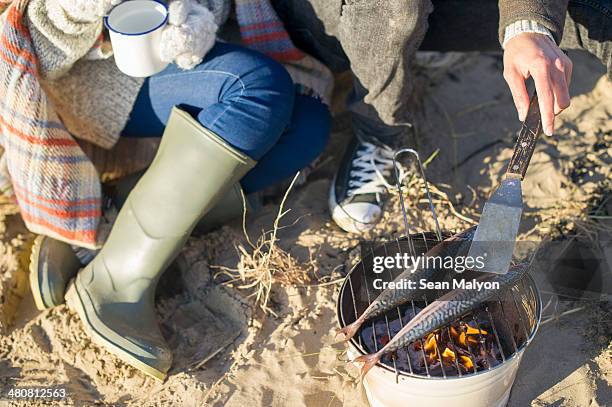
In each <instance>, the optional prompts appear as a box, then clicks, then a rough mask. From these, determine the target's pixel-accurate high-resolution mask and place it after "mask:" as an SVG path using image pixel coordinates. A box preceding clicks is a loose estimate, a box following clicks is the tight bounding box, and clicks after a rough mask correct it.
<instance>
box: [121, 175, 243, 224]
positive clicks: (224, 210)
mask: <svg viewBox="0 0 612 407" xmlns="http://www.w3.org/2000/svg"><path fill="white" fill-rule="evenodd" d="M143 173H144V172H138V173H136V174H133V175H130V176H129V177H126V178H124V179H122V180H121V181H119V182H118V183H117V185H116V186H115V187H114V188H113V191H112V194H111V197H112V200H113V203H114V204H115V205H116V206H117V208H119V209H121V208H122V207H123V205H124V204H125V201H126V200H127V197H128V196H129V194H130V191H131V190H132V189H134V186H136V184H137V183H138V180H139V179H140V178H141V177H142V175H143ZM242 196H243V191H242V187H241V186H240V183H239V182H236V183H235V184H234V185H232V187H231V188H230V189H229V190H228V191H227V192H226V193H225V194H223V196H222V197H221V198H220V199H219V200H218V201H217V203H216V204H215V206H213V207H212V208H211V209H210V210H209V211H208V212H207V213H206V214H205V215H204V216H203V217H202V219H200V221H199V222H198V224H197V225H196V227H195V229H194V231H195V233H197V234H204V233H207V232H210V231H211V230H214V229H217V228H219V227H221V226H223V225H224V224H226V223H227V222H229V221H232V220H234V219H236V218H238V217H241V216H242V213H243V210H244V207H243V198H242ZM244 202H246V205H247V210H250V209H251V204H250V202H249V197H246V196H245V199H244Z"/></svg>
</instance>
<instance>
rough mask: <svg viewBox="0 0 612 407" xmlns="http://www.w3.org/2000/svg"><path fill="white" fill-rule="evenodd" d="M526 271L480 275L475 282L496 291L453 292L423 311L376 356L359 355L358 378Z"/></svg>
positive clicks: (517, 269)
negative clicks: (495, 284) (391, 353)
mask: <svg viewBox="0 0 612 407" xmlns="http://www.w3.org/2000/svg"><path fill="white" fill-rule="evenodd" d="M528 268H529V264H528V263H521V264H518V265H515V266H512V267H511V268H510V270H508V273H506V274H492V273H486V274H483V273H481V274H480V276H479V277H478V278H476V279H475V280H476V281H477V282H478V283H483V284H484V283H488V282H497V283H499V288H492V287H487V288H483V289H481V290H464V289H455V290H452V291H449V292H447V293H446V294H444V295H443V296H442V297H440V298H439V299H437V300H436V301H433V302H432V303H431V304H429V305H428V306H427V307H425V308H423V310H422V311H421V312H419V313H418V314H417V315H416V316H415V317H414V318H413V319H412V320H410V321H409V322H408V323H407V324H406V325H405V326H404V327H403V328H402V329H401V330H400V331H399V332H398V333H397V334H396V335H395V336H394V337H393V338H392V339H391V340H390V341H389V342H388V343H387V344H386V345H385V346H384V347H383V348H382V349H380V350H379V351H378V352H376V353H371V354H368V355H363V356H359V357H358V358H357V359H355V362H361V363H363V367H362V368H361V378H362V379H363V378H364V377H365V375H366V374H367V373H368V371H369V370H370V369H371V368H372V367H373V366H374V365H376V363H378V361H379V360H380V359H381V358H382V356H383V355H384V354H386V353H390V352H395V351H397V350H398V349H401V348H403V347H405V346H408V345H409V344H410V343H411V342H413V341H415V340H417V339H419V338H422V337H423V336H425V335H427V334H428V333H430V332H432V331H435V330H436V329H439V328H441V327H443V326H444V325H447V324H449V323H451V322H453V321H455V320H456V319H457V318H459V317H461V316H462V315H464V314H465V313H467V312H470V311H473V310H474V309H476V308H478V307H479V306H480V305H481V304H482V303H483V302H485V301H487V300H489V299H490V298H491V297H493V296H494V295H496V294H498V293H500V292H503V291H504V290H506V289H508V288H510V287H512V286H513V285H514V284H516V283H517V282H518V281H520V280H521V278H523V276H524V275H525V273H526V272H527V270H528Z"/></svg>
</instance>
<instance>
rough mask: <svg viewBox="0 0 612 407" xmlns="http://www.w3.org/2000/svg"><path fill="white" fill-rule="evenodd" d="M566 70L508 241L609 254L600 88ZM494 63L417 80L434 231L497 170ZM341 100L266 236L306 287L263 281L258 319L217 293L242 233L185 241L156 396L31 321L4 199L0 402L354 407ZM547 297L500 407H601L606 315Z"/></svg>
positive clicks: (509, 135) (260, 219)
mask: <svg viewBox="0 0 612 407" xmlns="http://www.w3.org/2000/svg"><path fill="white" fill-rule="evenodd" d="M571 56H572V57H573V59H574V79H573V83H572V94H573V98H572V105H571V107H570V108H569V109H568V110H567V111H566V112H564V113H563V114H562V115H561V116H560V117H559V118H558V119H557V124H556V136H555V137H554V138H543V139H542V140H541V141H540V143H539V144H538V147H537V150H536V153H535V155H534V158H533V160H532V164H531V167H530V169H529V173H528V175H527V177H526V180H525V182H524V186H523V193H524V196H525V202H526V210H525V220H524V222H523V224H522V228H521V239H530V240H536V241H537V240H541V239H546V238H550V237H558V236H559V235H571V234H576V233H578V232H580V231H583V230H584V228H585V225H586V230H587V231H589V232H592V234H591V235H590V236H595V237H596V238H599V239H600V240H605V239H606V238H607V240H608V241H610V240H611V239H610V236H609V235H608V236H603V237H602V236H599V235H600V234H602V233H604V232H597V231H594V232H593V229H592V227H591V226H592V225H591V226H589V225H590V224H589V223H588V219H586V214H587V210H588V208H589V207H591V206H592V205H593V203H594V202H600V200H601V195H602V193H604V192H606V191H607V194H609V193H610V184H609V182H610V178H611V177H610V164H611V161H612V147H611V141H612V121H611V120H610V117H611V116H612V83H610V82H609V81H607V80H606V79H605V78H604V77H603V67H602V66H601V65H599V63H598V62H597V61H595V60H593V58H591V57H590V56H587V55H585V54H581V53H580V54H578V53H572V54H571ZM501 65H502V63H501V57H500V56H499V55H481V54H470V55H465V56H463V57H462V58H461V61H460V62H458V63H457V66H456V67H455V68H453V69H452V70H444V71H440V72H437V73H435V74H431V73H430V74H428V76H427V77H424V76H422V77H420V79H419V83H418V88H419V92H418V95H419V96H418V99H417V100H415V101H414V105H415V111H416V112H417V114H416V118H415V123H416V124H417V129H416V130H417V131H416V133H417V134H416V136H415V137H411V138H409V140H408V141H407V142H406V145H407V146H411V147H416V148H417V149H418V150H419V152H420V153H421V155H422V157H423V158H427V157H429V156H430V155H431V154H432V153H433V152H435V151H437V150H439V153H438V154H437V156H436V157H435V158H434V159H433V160H432V161H431V163H430V164H429V165H428V167H427V174H428V177H429V179H430V181H431V183H432V185H433V186H435V188H434V190H435V191H436V193H435V194H434V199H435V202H436V209H437V213H438V217H439V219H440V223H441V226H442V228H443V229H446V230H454V231H458V230H462V229H465V228H467V227H468V226H470V225H471V224H473V222H474V219H477V214H478V213H479V211H480V208H481V207H482V204H483V203H484V201H485V200H486V196H487V193H488V192H489V191H490V189H491V187H492V186H493V185H495V184H496V183H497V182H498V180H499V177H500V175H501V174H502V172H503V170H504V169H505V165H506V164H507V160H508V159H509V158H510V155H511V148H512V145H513V140H514V138H515V137H516V131H517V129H518V127H519V123H518V121H517V117H516V113H515V110H514V107H513V105H512V99H511V96H510V93H509V91H508V89H507V87H506V85H505V83H504V82H503V79H502V76H501ZM346 83H347V77H346V75H345V76H341V77H339V84H340V86H339V88H340V89H346ZM345 96H346V92H338V95H337V98H336V102H335V105H336V106H335V107H334V111H335V120H334V132H333V135H332V142H331V143H330V146H329V147H328V149H327V150H326V153H325V154H324V156H323V157H322V160H321V161H320V163H319V165H318V166H317V168H316V169H315V170H314V172H313V173H312V174H311V175H310V176H309V179H308V183H307V184H306V185H304V186H299V187H295V188H294V189H293V190H292V191H290V194H289V196H288V199H287V202H286V203H285V209H290V212H289V213H288V214H287V215H286V216H285V217H283V218H282V220H281V225H282V226H284V227H283V228H282V229H281V230H279V232H278V238H279V242H278V245H279V247H280V248H281V249H283V250H284V251H286V252H287V253H289V254H290V255H291V256H292V258H293V259H295V262H296V263H295V268H296V269H298V268H299V269H304V270H306V271H308V274H305V276H309V278H306V277H304V278H303V279H302V280H301V281H300V282H299V283H298V284H294V285H283V284H280V283H274V284H273V285H272V291H271V298H270V312H268V314H267V315H264V314H263V312H262V311H261V309H259V308H258V307H256V306H254V299H253V298H249V297H248V294H249V291H248V290H241V289H239V288H238V286H239V285H240V282H236V283H234V284H233V285H227V284H221V281H224V275H223V273H222V271H223V270H224V269H223V268H222V267H227V268H229V269H231V268H235V267H236V266H237V265H238V264H239V262H240V260H241V254H240V253H239V252H238V251H237V246H239V245H241V246H242V247H244V248H245V250H246V252H247V253H248V252H249V251H250V246H249V245H248V243H247V242H246V239H245V237H244V234H243V231H242V228H241V222H239V221H237V222H235V223H233V224H231V225H228V226H225V227H223V228H222V229H221V230H218V231H215V232H213V233H210V234H208V235H206V236H204V237H199V238H192V239H191V240H190V241H189V243H188V245H187V247H186V248H185V249H184V250H183V252H182V253H181V255H180V257H179V259H178V260H177V262H176V264H175V265H174V266H173V267H172V268H171V270H169V271H168V272H167V273H166V275H165V276H164V278H162V281H161V283H160V287H159V289H158V301H157V303H158V311H159V315H160V320H161V323H162V328H163V332H164V335H165V336H166V338H167V339H168V341H169V343H170V345H171V347H172V349H173V351H174V355H175V361H174V364H173V367H172V370H171V372H170V376H169V378H168V379H167V380H166V382H164V383H159V382H157V381H155V380H153V379H150V378H147V377H145V376H144V375H142V374H140V373H139V372H138V371H136V370H135V369H133V368H131V367H128V366H127V365H125V364H124V363H122V362H120V361H118V360H117V359H116V358H114V357H113V356H112V355H110V354H109V353H107V352H106V351H105V350H103V349H101V348H99V347H98V346H96V345H94V344H92V343H91V341H90V339H89V338H88V337H87V335H86V334H85V333H84V331H83V329H82V327H81V325H80V321H79V319H78V318H77V317H76V315H75V314H73V313H72V312H71V311H70V310H69V309H68V308H67V307H66V306H60V307H57V308H55V309H53V310H50V311H46V312H38V311H36V309H35V307H34V304H33V300H32V298H31V294H30V293H29V288H28V287H27V281H26V274H25V271H24V270H25V267H26V264H27V255H28V250H29V242H31V240H32V236H31V234H29V233H28V232H27V231H26V230H25V228H24V226H23V224H22V222H21V221H20V218H19V215H18V213H17V210H16V208H15V206H14V205H12V204H11V203H10V202H8V201H3V203H2V205H0V238H1V241H2V242H1V243H2V244H0V394H6V392H7V391H8V390H9V389H10V388H12V387H15V386H20V387H32V386H45V387H48V386H57V387H63V388H66V389H67V392H68V395H69V398H68V399H66V400H63V401H62V402H61V403H60V404H68V405H70V404H76V405H82V404H91V403H94V402H100V403H108V404H113V405H138V406H145V405H177V406H178V405H180V406H201V405H211V406H222V405H225V406H244V405H249V406H309V407H312V406H317V407H318V406H367V400H366V398H365V394H364V392H363V390H362V387H361V386H360V385H359V384H358V382H357V380H356V378H357V376H358V369H357V368H356V367H355V366H353V365H352V364H350V363H347V362H346V354H345V346H344V345H342V344H336V345H333V344H332V343H333V337H334V331H335V329H336V328H337V327H338V322H337V318H336V312H335V306H336V305H335V304H336V303H335V301H336V297H337V294H338V291H339V288H340V283H341V281H342V278H343V276H345V275H346V273H348V272H349V271H350V269H351V267H352V266H353V265H354V264H355V263H356V261H357V260H358V247H359V237H358V236H354V235H348V234H346V233H344V232H342V231H341V230H340V229H339V228H338V227H337V226H335V225H334V224H333V222H332V221H331V219H330V218H329V214H328V209H327V196H328V189H329V185H330V182H331V181H330V180H331V177H332V176H333V172H334V169H335V167H336V165H337V163H338V161H339V159H340V156H341V152H342V149H343V145H344V143H345V142H346V140H347V138H348V136H349V134H350V132H349V118H348V115H347V113H346V111H344V109H343V108H342V107H339V106H342V105H343V103H342V102H343V97H345ZM580 168H586V170H585V171H581V170H580ZM606 180H607V181H606ZM606 182H607V184H606ZM280 198H281V197H280V196H279V197H277V198H276V199H272V200H271V201H270V202H269V203H268V204H266V206H265V207H264V208H262V210H261V211H260V212H259V213H257V214H255V215H249V216H248V218H247V228H246V229H247V232H248V234H249V236H250V237H251V239H252V240H253V241H256V240H257V238H258V237H259V236H260V235H261V232H262V230H271V229H272V225H273V223H274V219H275V218H276V216H277V212H278V209H279V203H280ZM449 202H451V203H453V204H454V206H451V205H449ZM409 215H410V216H409V217H410V219H411V221H412V223H413V225H414V226H415V228H417V229H426V230H433V220H432V216H431V214H429V213H428V211H427V209H426V206H425V205H422V204H420V205H418V208H417V207H416V206H415V205H414V204H412V203H411V204H410V205H409ZM585 219H586V221H585ZM604 221H605V220H602V221H601V222H604ZM607 222H609V220H608V221H607ZM608 226H610V225H609V224H608ZM402 233H403V224H402V221H401V215H400V212H399V206H398V202H397V199H393V200H392V202H391V204H390V207H389V211H388V214H387V215H386V216H385V219H384V221H383V222H381V224H380V225H379V226H377V227H376V229H375V230H374V231H372V232H371V233H370V234H369V235H368V236H367V237H368V238H371V239H375V238H389V237H394V236H399V235H400V234H402ZM243 256H244V255H243ZM220 267H221V268H220ZM284 272H287V270H278V271H276V273H277V275H281V274H282V273H284ZM219 273H221V274H219ZM536 280H537V277H536ZM546 284H547V283H546V281H541V282H540V288H541V289H542V290H543V291H544V293H543V301H544V303H545V304H546V303H547V302H548V301H551V304H553V305H550V306H548V307H547V308H546V309H545V312H544V320H545V321H546V323H544V324H543V325H542V326H541V327H540V330H539V332H538V333H537V335H536V337H535V339H534V341H533V342H532V344H531V345H530V346H529V348H528V349H527V351H526V354H525V355H524V358H523V361H522V364H521V367H520V369H519V372H518V376H517V379H516V383H515V386H514V390H513V392H512V396H511V399H510V403H509V406H511V407H524V406H556V407H561V406H564V407H584V406H590V407H594V406H606V405H612V391H610V389H611V384H612V342H611V339H612V332H611V326H612V323H611V322H610V321H611V316H612V311H611V307H610V303H609V302H603V301H562V302H558V303H557V298H556V297H555V296H552V295H551V294H546V292H550V291H548V290H550V288H549V287H547V286H546ZM567 311H571V312H569V313H566V314H563V312H567ZM555 315H557V318H554V316H555ZM0 399H1V397H0ZM3 403H6V402H3V401H0V405H3ZM35 404H36V403H34V405H35ZM39 404H41V405H42V404H44V403H43V402H42V401H41V402H39ZM30 405H31V404H30Z"/></svg>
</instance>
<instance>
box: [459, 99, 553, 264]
mask: <svg viewBox="0 0 612 407" xmlns="http://www.w3.org/2000/svg"><path fill="white" fill-rule="evenodd" d="M541 133H542V121H541V117H540V108H539V106H538V95H537V94H536V93H535V92H534V94H533V97H532V98H531V102H530V103H529V111H528V112H527V117H526V118H525V121H524V122H523V125H522V126H521V131H520V133H519V136H518V139H517V141H516V144H515V145H514V154H513V155H512V159H510V163H509V164H508V168H507V169H506V173H505V174H504V176H503V178H502V181H501V183H500V184H499V185H498V186H497V188H496V189H495V190H494V191H493V194H492V195H491V197H490V198H489V200H488V201H487V202H486V203H485V206H484V209H483V211H482V215H481V216H480V222H479V224H478V227H477V228H476V233H475V235H474V240H473V241H472V245H471V247H470V251H469V253H468V256H470V257H472V258H474V259H476V258H477V257H478V256H481V259H482V262H483V264H484V267H483V268H478V271H485V272H489V273H498V274H505V273H506V272H508V267H509V266H510V262H511V261H512V253H513V252H514V246H515V244H516V235H517V233H518V229H519V225H520V222H521V213H522V212H523V195H522V191H521V181H522V180H523V178H524V177H525V173H526V172H527V167H528V166H529V161H530V160H531V156H532V155H533V151H534V150H535V146H536V142H537V140H538V137H539V136H540V134H541Z"/></svg>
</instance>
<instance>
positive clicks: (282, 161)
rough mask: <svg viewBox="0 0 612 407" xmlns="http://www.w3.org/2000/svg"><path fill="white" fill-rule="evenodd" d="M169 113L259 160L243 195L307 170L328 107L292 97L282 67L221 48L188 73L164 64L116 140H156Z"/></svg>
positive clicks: (321, 141)
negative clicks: (176, 110) (177, 112)
mask: <svg viewBox="0 0 612 407" xmlns="http://www.w3.org/2000/svg"><path fill="white" fill-rule="evenodd" d="M173 106H179V107H181V108H182V109H183V110H186V111H187V112H189V113H190V114H191V115H192V116H193V117H194V118H196V119H197V120H198V121H199V122H200V123H201V124H202V126H204V127H206V128H207V129H209V130H211V131H213V132H214V133H215V134H217V135H218V136H220V137H222V138H223V139H224V140H225V141H227V142H228V143H229V144H230V145H232V146H233V147H235V148H236V149H238V150H240V151H242V152H244V153H245V154H247V155H248V156H249V157H251V158H253V159H254V160H257V161H258V164H257V165H256V166H255V168H253V169H252V170H251V171H250V172H249V173H248V174H247V175H246V176H245V177H244V178H243V179H242V181H241V184H242V187H243V188H244V190H245V192H246V193H251V192H255V191H258V190H261V189H263V188H266V187H268V186H270V185H272V184H274V183H276V182H278V181H281V180H283V179H285V178H288V177H289V176H291V175H293V174H294V173H295V172H297V171H298V170H299V169H301V168H303V167H305V166H306V165H308V164H309V163H310V162H311V161H312V160H314V159H315V158H316V157H317V156H318V155H319V154H320V153H321V152H322V151H323V149H324V147H325V144H326V143H327V140H328V138H329V131H330V126H331V114H330V112H329V110H328V108H327V107H326V106H325V105H324V104H322V103H321V102H320V101H318V100H316V99H314V98H311V97H308V96H303V95H296V94H295V90H294V85H293V82H292V81H291V78H290V77H289V74H288V73H287V71H286V70H285V68H284V67H283V66H282V65H280V64H279V63H277V62H276V61H274V60H272V59H270V58H268V57H266V56H264V55H262V54H260V53H258V52H255V51H252V50H249V49H246V48H243V47H240V46H236V45H232V44H227V43H221V42H218V43H217V44H216V45H215V46H214V47H213V49H212V50H211V51H210V52H209V53H208V54H207V55H206V58H205V59H204V61H203V62H202V63H201V64H200V65H198V66H197V67H196V68H195V69H193V70H190V71H183V70H181V69H179V68H178V67H177V66H176V65H170V66H168V68H166V69H165V70H164V71H163V72H160V73H159V74H157V75H154V76H152V77H150V78H148V79H147V80H146V81H145V83H144V85H143V87H142V89H141V90H140V93H139V95H138V97H137V99H136V102H135V103H134V106H133V108H132V112H131V114H130V119H129V121H128V123H127V124H126V126H125V128H124V129H123V132H122V137H160V136H161V135H162V134H163V132H164V128H165V126H166V123H167V121H168V118H169V117H170V111H171V110H172V107H173Z"/></svg>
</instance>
